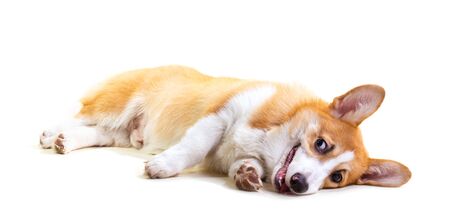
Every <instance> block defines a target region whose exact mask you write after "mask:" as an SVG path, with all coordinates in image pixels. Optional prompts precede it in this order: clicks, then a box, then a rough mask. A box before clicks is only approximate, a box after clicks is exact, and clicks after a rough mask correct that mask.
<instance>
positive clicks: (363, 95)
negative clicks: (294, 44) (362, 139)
mask: <svg viewBox="0 0 450 221" xmlns="http://www.w3.org/2000/svg"><path fill="white" fill-rule="evenodd" d="M384 94H385V93H384V89H383V88H382V87H380V86H378V85H362V86H359V87H356V88H353V89H352V90H350V91H349V92H347V93H345V94H344V95H341V96H339V97H336V98H334V100H333V103H331V104H330V106H329V108H330V111H331V114H332V115H333V116H334V117H336V118H338V119H341V120H343V121H346V122H348V123H350V124H352V125H354V126H358V125H359V124H360V123H361V122H362V121H363V120H364V119H366V118H368V117H369V116H370V115H372V114H373V113H374V112H375V111H376V110H377V109H378V107H380V105H381V103H382V102H383V99H384Z"/></svg>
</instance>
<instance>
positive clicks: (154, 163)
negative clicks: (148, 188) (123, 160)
mask: <svg viewBox="0 0 450 221" xmlns="http://www.w3.org/2000/svg"><path fill="white" fill-rule="evenodd" d="M145 173H146V174H147V175H148V177H150V178H151V179H160V178H167V177H173V176H176V175H177V174H178V170H176V169H174V168H173V165H172V166H171V165H170V164H168V163H167V162H165V160H164V159H161V158H160V157H158V156H156V157H155V158H153V159H151V160H149V161H147V162H146V163H145Z"/></svg>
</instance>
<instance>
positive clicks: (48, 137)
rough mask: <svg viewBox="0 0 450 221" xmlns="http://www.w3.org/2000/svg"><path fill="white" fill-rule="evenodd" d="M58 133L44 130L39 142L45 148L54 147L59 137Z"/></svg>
mask: <svg viewBox="0 0 450 221" xmlns="http://www.w3.org/2000/svg"><path fill="white" fill-rule="evenodd" d="M57 135H58V134H56V133H53V132H51V131H47V130H46V131H44V132H42V134H41V136H40V137H39V144H40V145H41V147H42V148H44V149H50V148H52V145H53V143H54V142H55V140H56V138H57V137H58V136H57Z"/></svg>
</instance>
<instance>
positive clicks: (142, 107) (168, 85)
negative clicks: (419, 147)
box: [40, 66, 411, 195]
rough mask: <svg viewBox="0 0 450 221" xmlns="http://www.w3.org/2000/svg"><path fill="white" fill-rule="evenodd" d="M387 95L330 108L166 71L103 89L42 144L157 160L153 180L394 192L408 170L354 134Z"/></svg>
mask: <svg viewBox="0 0 450 221" xmlns="http://www.w3.org/2000/svg"><path fill="white" fill-rule="evenodd" d="M384 95H385V92H384V89H383V88H382V87H380V86H377V85H362V86H359V87H356V88H353V89H351V90H350V91H348V92H347V93H345V94H344V95H341V96H338V97H336V98H334V100H333V101H332V102H331V103H327V102H325V101H324V100H322V99H320V98H318V97H316V96H314V95H313V94H312V93H311V92H309V91H308V90H306V89H304V88H302V87H299V86H292V85H287V84H282V83H274V82H265V81H250V80H241V79H234V78H217V77H210V76H207V75H203V74H201V73H199V72H198V71H196V70H194V69H191V68H187V67H182V66H164V67H158V68H151V69H143V70H137V71H131V72H127V73H124V74H120V75H118V76H115V77H113V78H111V79H110V80H108V81H106V82H105V83H103V84H101V85H99V86H98V87H97V88H95V89H94V90H92V91H91V92H90V93H88V94H87V96H85V97H84V98H82V100H81V103H82V107H81V110H80V111H79V113H78V114H77V115H76V116H74V117H73V118H71V120H68V122H65V123H63V124H61V125H58V126H57V127H55V128H51V129H50V130H46V131H44V132H43V133H42V135H41V137H40V144H41V146H42V147H43V148H54V149H55V150H56V152H57V153H60V154H66V153H68V152H70V151H73V150H76V149H80V148H85V147H103V146H117V147H133V148H137V149H141V150H142V151H145V152H147V153H152V154H156V153H158V154H157V155H156V156H154V157H153V158H151V159H150V160H149V161H148V162H146V165H145V173H146V174H148V176H149V177H150V178H152V179H153V178H166V177H172V176H176V175H177V174H179V173H181V172H182V171H183V170H184V169H186V168H190V167H193V166H195V165H197V164H200V163H203V165H204V166H205V167H206V168H208V169H210V170H212V171H216V172H219V173H223V174H227V175H228V176H229V177H230V178H231V179H233V180H234V182H235V184H236V187H237V188H238V189H240V190H245V191H257V190H258V189H260V188H261V187H262V186H263V184H262V181H265V182H270V183H272V184H273V186H274V188H275V189H276V191H277V192H280V193H285V194H297V195H303V194H312V193H316V192H317V191H318V190H320V189H322V188H338V187H344V186H347V185H352V184H366V185H375V186H385V187H397V186H401V185H403V184H404V183H406V182H407V181H408V180H409V179H410V177H411V172H410V171H409V169H408V168H407V167H406V166H404V165H403V164H401V163H398V162H396V161H392V160H384V159H373V158H369V156H368V153H367V151H366V149H365V147H364V144H363V140H362V136H361V132H360V130H359V129H358V125H359V124H361V122H362V121H364V119H366V118H367V117H369V116H370V115H372V114H373V113H374V112H375V111H376V110H377V109H378V107H379V106H380V105H381V103H382V101H383V99H384Z"/></svg>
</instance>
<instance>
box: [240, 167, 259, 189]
mask: <svg viewBox="0 0 450 221" xmlns="http://www.w3.org/2000/svg"><path fill="white" fill-rule="evenodd" d="M234 181H235V182H236V186H237V188H239V189H240V190H245V191H258V190H259V188H261V187H262V186H263V184H262V181H261V179H260V178H259V176H258V173H257V172H256V169H255V168H254V167H253V166H252V165H250V164H247V163H244V164H242V166H241V167H240V168H239V169H238V171H237V172H236V175H234Z"/></svg>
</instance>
